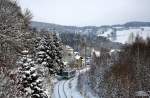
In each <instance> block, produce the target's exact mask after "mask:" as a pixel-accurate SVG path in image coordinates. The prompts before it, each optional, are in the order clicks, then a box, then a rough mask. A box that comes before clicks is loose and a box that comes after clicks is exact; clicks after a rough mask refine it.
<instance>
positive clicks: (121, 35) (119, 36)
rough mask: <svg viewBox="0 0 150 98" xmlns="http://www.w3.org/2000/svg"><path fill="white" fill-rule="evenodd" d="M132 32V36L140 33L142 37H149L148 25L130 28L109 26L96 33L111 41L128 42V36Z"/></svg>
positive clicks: (149, 28)
mask: <svg viewBox="0 0 150 98" xmlns="http://www.w3.org/2000/svg"><path fill="white" fill-rule="evenodd" d="M131 33H133V35H134V37H135V36H137V35H140V36H141V37H143V38H144V39H145V38H147V37H150V27H130V28H119V27H118V28H117V27H115V28H109V29H107V30H106V31H105V32H102V33H97V36H103V37H106V38H108V39H110V40H111V41H113V42H119V43H123V44H125V43H128V40H129V36H130V35H131Z"/></svg>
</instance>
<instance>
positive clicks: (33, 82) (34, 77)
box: [19, 55, 47, 98]
mask: <svg viewBox="0 0 150 98" xmlns="http://www.w3.org/2000/svg"><path fill="white" fill-rule="evenodd" d="M19 64H20V68H19V89H20V90H21V92H22V93H23V95H25V96H27V97H31V98H47V95H46V94H45V93H44V90H43V89H42V80H41V78H40V76H39V75H38V74H37V71H36V68H35V64H34V61H33V59H32V58H31V56H30V55H24V56H23V57H22V58H21V60H20V61H19Z"/></svg>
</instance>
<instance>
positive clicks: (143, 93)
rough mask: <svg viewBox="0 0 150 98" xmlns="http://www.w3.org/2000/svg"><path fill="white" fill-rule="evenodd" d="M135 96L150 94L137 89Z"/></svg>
mask: <svg viewBox="0 0 150 98" xmlns="http://www.w3.org/2000/svg"><path fill="white" fill-rule="evenodd" d="M135 96H149V95H148V94H147V93H146V92H144V91H137V92H135Z"/></svg>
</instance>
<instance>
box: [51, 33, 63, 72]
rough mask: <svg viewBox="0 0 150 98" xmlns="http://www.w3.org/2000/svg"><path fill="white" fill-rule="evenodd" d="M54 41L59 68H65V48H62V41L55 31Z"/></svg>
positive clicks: (59, 69)
mask: <svg viewBox="0 0 150 98" xmlns="http://www.w3.org/2000/svg"><path fill="white" fill-rule="evenodd" d="M53 43H54V47H53V48H54V49H55V62H56V64H57V65H58V66H57V70H58V71H61V70H63V68H64V65H63V61H62V56H63V49H62V43H61V41H60V39H59V38H58V36H57V35H56V33H53Z"/></svg>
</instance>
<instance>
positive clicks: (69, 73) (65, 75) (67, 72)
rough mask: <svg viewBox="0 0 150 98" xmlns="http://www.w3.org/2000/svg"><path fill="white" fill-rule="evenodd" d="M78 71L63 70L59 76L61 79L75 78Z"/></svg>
mask: <svg viewBox="0 0 150 98" xmlns="http://www.w3.org/2000/svg"><path fill="white" fill-rule="evenodd" d="M75 75H76V70H63V71H61V72H60V73H57V76H58V77H59V78H61V79H70V78H73V77H75Z"/></svg>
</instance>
